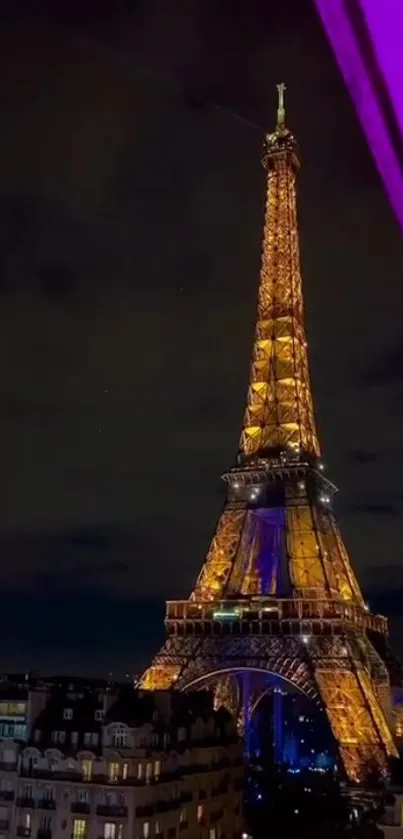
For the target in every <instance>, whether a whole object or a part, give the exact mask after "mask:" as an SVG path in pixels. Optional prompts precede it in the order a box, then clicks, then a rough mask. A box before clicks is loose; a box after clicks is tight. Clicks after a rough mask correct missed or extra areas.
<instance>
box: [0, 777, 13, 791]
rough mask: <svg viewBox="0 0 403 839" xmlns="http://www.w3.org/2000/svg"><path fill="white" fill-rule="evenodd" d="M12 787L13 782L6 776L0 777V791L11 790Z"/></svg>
mask: <svg viewBox="0 0 403 839" xmlns="http://www.w3.org/2000/svg"><path fill="white" fill-rule="evenodd" d="M13 789H14V784H13V782H12V781H10V780H9V779H8V778H1V779H0V790H1V791H2V792H12V790H13Z"/></svg>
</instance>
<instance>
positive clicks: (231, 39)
mask: <svg viewBox="0 0 403 839" xmlns="http://www.w3.org/2000/svg"><path fill="white" fill-rule="evenodd" d="M32 7H35V8H36V12H35V13H33V12H32ZM95 7H96V8H97V9H98V12H95ZM280 7H281V8H280ZM30 9H31V11H30ZM91 9H92V10H93V11H91ZM99 10H100V11H99ZM0 17H1V20H0V23H1V27H0V29H1V31H0V76H1V84H0V109H1V114H2V121H1V124H2V127H1V132H0V263H1V264H0V282H1V300H0V318H1V323H0V348H1V377H0V390H1V440H2V449H3V454H2V485H1V486H2V499H1V501H2V503H1V505H0V511H1V512H0V515H1V523H0V539H1V556H2V563H1V586H2V588H1V592H2V593H1V595H0V629H1V631H2V638H3V647H2V660H1V661H0V666H6V667H20V666H23V667H29V666H41V667H47V668H56V667H59V669H61V668H70V669H80V670H84V669H87V670H88V669H89V667H90V668H91V670H98V671H105V670H112V669H115V670H119V669H122V668H125V669H128V668H131V667H133V666H137V665H138V662H139V660H141V659H142V660H144V657H145V656H147V655H148V653H149V652H151V650H152V649H153V648H155V647H156V646H157V644H158V643H159V641H160V640H161V639H162V632H163V625H162V610H161V601H162V600H163V599H164V598H165V597H180V596H186V595H187V594H188V592H189V589H190V587H191V584H192V582H193V580H194V578H195V576H196V574H197V572H198V570H199V568H200V565H201V562H202V559H203V555H204V552H205V550H206V548H207V545H208V541H209V538H210V535H211V533H212V530H213V526H214V523H215V520H216V518H217V516H218V513H219V510H220V506H221V503H222V491H221V490H220V482H219V475H220V473H221V471H222V470H224V469H225V468H226V467H227V466H229V465H231V464H232V462H233V459H234V455H235V452H236V449H237V444H238V434H239V429H240V424H241V419H242V413H243V400H244V395H245V389H246V383H247V372H248V366H249V354H250V348H251V339H252V334H253V326H254V323H253V319H254V313H255V305H256V292H257V283H258V273H259V258H260V235H261V223H262V210H263V193H264V175H263V170H262V168H261V166H260V162H259V154H260V145H261V139H262V136H261V132H260V131H258V130H256V129H255V128H253V127H252V126H250V125H249V124H247V123H246V122H242V121H239V120H237V119H235V118H234V117H232V116H231V115H229V114H228V113H227V112H226V111H225V110H222V109H220V108H217V107H215V106H213V105H212V104H211V102H215V103H217V104H218V105H220V106H222V108H224V109H227V110H229V111H232V112H235V113H237V114H240V115H242V116H243V117H244V118H245V120H248V121H250V122H252V123H256V124H258V125H259V126H262V127H263V128H264V127H269V128H271V127H272V126H273V122H274V112H275V95H274V94H275V87H274V86H275V83H276V82H277V81H280V80H284V81H285V82H286V83H287V85H288V112H289V122H290V124H291V126H292V128H293V130H294V131H295V133H296V134H297V137H298V139H299V142H300V147H301V155H302V160H303V167H302V171H301V176H300V183H299V187H300V192H299V195H300V200H299V209H300V229H301V239H302V243H301V245H302V260H303V274H304V283H305V297H306V307H307V319H308V330H309V346H310V357H311V367H312V378H313V385H314V391H315V397H316V410H317V417H318V423H319V428H320V432H321V437H322V441H323V447H324V457H325V460H326V462H327V464H328V470H329V474H330V476H331V477H332V478H333V479H334V480H335V481H336V483H337V484H338V485H339V486H340V488H341V491H342V492H341V495H340V499H339V501H338V512H339V517H340V520H341V525H342V529H343V533H344V536H345V539H346V542H347V545H348V547H349V549H350V551H351V554H352V557H353V561H354V564H355V567H356V569H357V571H358V573H359V576H360V580H361V582H362V584H363V586H364V588H365V590H366V592H367V593H368V595H369V597H370V601H371V603H374V605H375V604H376V605H377V606H380V607H382V608H384V609H387V610H388V611H390V613H391V614H393V615H394V619H393V627H394V632H395V635H396V634H397V635H398V634H399V632H398V631H399V627H402V632H403V617H401V618H400V616H403V602H402V593H403V562H402V547H401V545H402V525H403V486H402V480H401V474H402V467H403V442H402V439H401V417H402V412H403V337H402V334H403V333H402V323H403V294H402V276H403V251H402V247H401V239H400V234H399V231H398V228H397V225H396V223H395V221H394V218H393V216H392V213H391V210H390V209H389V206H388V204H387V200H386V198H385V195H384V192H383V188H382V185H381V183H380V181H379V178H378V176H377V174H376V171H375V167H374V164H373V162H372V159H371V158H370V155H369V152H368V150H367V147H366V144H365V141H364V138H363V135H362V133H361V130H360V127H359V125H358V123H357V119H356V117H355V113H354V110H353V107H352V105H351V103H350V101H349V98H348V95H347V92H346V91H345V89H344V87H343V84H342V81H341V79H340V77H339V74H338V71H337V68H336V66H335V62H334V59H333V57H332V55H331V52H330V49H329V47H328V45H327V43H326V40H325V37H324V35H323V33H322V31H321V28H320V25H319V22H318V21H317V20H316V17H315V14H314V10H313V3H311V2H309V3H308V2H307V0H294V1H293V2H291V0H287V2H286V0H283V2H282V3H277V2H276V3H274V2H270V0H230V1H229V0H170V2H169V3H167V2H166V0H159V2H158V0H143V2H141V0H138V2H136V0H131V2H128V0H126V2H124V0H122V1H121V2H118V0H108V2H107V0H104V2H100V0H97V2H95V0H94V2H93V3H90V2H89V0H87V2H80V3H79V2H75V1H74V0H70V2H69V3H67V2H65V0H59V2H58V3H53V2H50V0H49V2H48V3H45V2H42V3H41V2H39V0H36V3H32V2H28V0H27V2H26V3H25V4H24V3H22V2H19V0H13V2H11V0H10V2H9V3H3V5H2V11H1V12H0ZM399 618H400V620H399ZM145 636H148V640H147V641H145V640H144V637H145ZM400 647H401V649H402V651H403V642H402V643H401V644H400Z"/></svg>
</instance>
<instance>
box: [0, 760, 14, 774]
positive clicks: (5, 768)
mask: <svg viewBox="0 0 403 839" xmlns="http://www.w3.org/2000/svg"><path fill="white" fill-rule="evenodd" d="M0 769H1V771H2V772H16V771H17V761H14V762H13V763H5V762H4V760H1V761H0Z"/></svg>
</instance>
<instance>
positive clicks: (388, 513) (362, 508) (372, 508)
mask: <svg viewBox="0 0 403 839" xmlns="http://www.w3.org/2000/svg"><path fill="white" fill-rule="evenodd" d="M343 510H344V512H347V513H356V514H359V515H360V514H361V515H370V516H382V517H385V518H395V517H396V516H399V515H400V506H398V505H397V504H387V503H383V502H380V501H379V502H368V503H365V502H364V503H354V502H352V503H349V504H345V505H344V506H343Z"/></svg>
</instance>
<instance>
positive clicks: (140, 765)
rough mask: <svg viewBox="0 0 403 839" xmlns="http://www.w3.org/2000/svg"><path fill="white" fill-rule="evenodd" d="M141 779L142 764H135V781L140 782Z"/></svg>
mask: <svg viewBox="0 0 403 839" xmlns="http://www.w3.org/2000/svg"><path fill="white" fill-rule="evenodd" d="M142 777H143V764H142V763H138V764H137V779H138V780H139V781H141V779H142Z"/></svg>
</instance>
